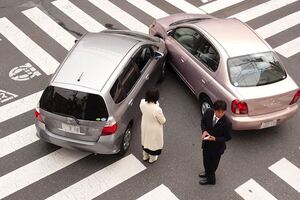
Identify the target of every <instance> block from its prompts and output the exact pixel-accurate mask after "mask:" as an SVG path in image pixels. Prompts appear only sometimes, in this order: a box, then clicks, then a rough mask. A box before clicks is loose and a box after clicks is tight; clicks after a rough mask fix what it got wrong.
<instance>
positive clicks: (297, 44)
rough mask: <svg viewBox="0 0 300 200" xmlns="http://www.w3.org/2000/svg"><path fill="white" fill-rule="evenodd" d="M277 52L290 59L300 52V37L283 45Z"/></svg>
mask: <svg viewBox="0 0 300 200" xmlns="http://www.w3.org/2000/svg"><path fill="white" fill-rule="evenodd" d="M275 51H277V52H278V53H280V54H281V55H283V56H284V57H286V58H289V57H291V56H293V55H295V54H297V53H299V52H300V37H297V38H295V39H293V40H291V41H289V42H287V43H284V44H283V45H280V46H278V47H276V48H275Z"/></svg>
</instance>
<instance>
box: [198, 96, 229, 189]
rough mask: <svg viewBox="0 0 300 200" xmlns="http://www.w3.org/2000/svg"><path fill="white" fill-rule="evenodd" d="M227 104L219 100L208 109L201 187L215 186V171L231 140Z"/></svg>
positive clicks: (203, 133) (203, 125) (204, 130)
mask: <svg viewBox="0 0 300 200" xmlns="http://www.w3.org/2000/svg"><path fill="white" fill-rule="evenodd" d="M226 107H227V106H226V102H225V101H222V100H218V101H216V102H215V103H214V105H213V109H208V110H207V111H206V112H205V114H204V116H203V118H202V120H201V129H202V135H201V137H202V149H203V165H204V169H205V172H204V173H200V174H199V177H200V178H203V180H200V182H199V183H200V184H201V185H208V184H209V185H215V184H216V177H215V171H216V170H217V168H218V165H219V162H220V158H221V155H222V154H223V153H224V151H225V149H226V144H225V142H226V141H228V140H230V139H231V127H232V125H231V122H230V120H229V119H228V118H227V117H226V116H225V111H226Z"/></svg>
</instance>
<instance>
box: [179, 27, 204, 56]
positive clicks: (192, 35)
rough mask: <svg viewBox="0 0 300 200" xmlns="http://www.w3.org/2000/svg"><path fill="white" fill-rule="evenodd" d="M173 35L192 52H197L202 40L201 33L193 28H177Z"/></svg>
mask: <svg viewBox="0 0 300 200" xmlns="http://www.w3.org/2000/svg"><path fill="white" fill-rule="evenodd" d="M173 37H174V39H175V40H176V41H177V42H179V43H180V44H181V45H182V46H183V47H184V48H185V49H186V50H188V51H189V52H190V53H192V54H195V51H196V50H197V47H198V45H199V43H200V41H201V35H200V34H199V33H198V32H197V31H195V30H193V29H191V28H177V29H176V30H175V32H174V36H173Z"/></svg>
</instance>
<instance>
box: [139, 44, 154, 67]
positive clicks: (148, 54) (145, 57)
mask: <svg viewBox="0 0 300 200" xmlns="http://www.w3.org/2000/svg"><path fill="white" fill-rule="evenodd" d="M153 56H154V51H153V49H152V48H150V47H149V46H147V47H143V48H142V49H141V50H140V51H139V52H138V53H137V55H136V56H135V57H134V62H135V63H136V64H137V66H138V69H139V71H140V72H141V71H143V69H144V67H145V66H146V65H147V63H148V62H149V61H150V60H151V58H153Z"/></svg>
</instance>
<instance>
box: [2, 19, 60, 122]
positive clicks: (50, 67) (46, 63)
mask: <svg viewBox="0 0 300 200" xmlns="http://www.w3.org/2000/svg"><path fill="white" fill-rule="evenodd" d="M0 33H1V34H2V35H3V36H4V37H5V38H6V39H8V40H9V41H10V42H11V43H12V44H13V45H14V46H15V47H16V48H17V49H18V50H19V51H21V52H22V53H23V54H24V55H25V56H26V57H27V58H29V59H30V60H31V61H32V62H34V63H35V64H36V65H37V66H38V67H39V68H40V69H41V70H43V71H44V72H45V74H47V75H50V74H52V73H53V72H54V71H55V70H56V69H57V67H58V65H59V63H58V62H57V61H56V60H55V59H54V58H53V57H52V56H51V55H49V54H48V53H47V52H46V51H45V50H44V49H42V48H41V47H40V46H39V45H38V44H36V43H35V42H34V41H32V40H31V39H30V38H29V37H28V36H27V35H26V34H25V33H23V32H22V31H21V30H20V29H19V28H18V27H16V26H15V25H14V24H13V23H12V22H11V21H9V20H8V19H7V18H5V17H4V18H0ZM0 118H1V116H0Z"/></svg>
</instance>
